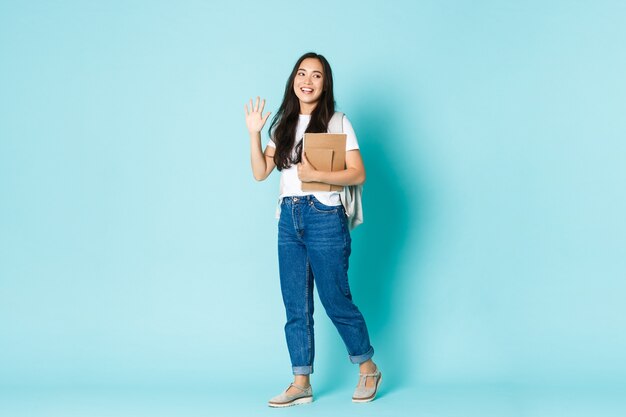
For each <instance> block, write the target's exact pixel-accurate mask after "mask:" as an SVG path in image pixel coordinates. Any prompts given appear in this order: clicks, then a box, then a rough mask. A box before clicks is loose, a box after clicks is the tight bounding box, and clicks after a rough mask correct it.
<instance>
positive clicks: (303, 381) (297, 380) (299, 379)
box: [293, 375, 311, 388]
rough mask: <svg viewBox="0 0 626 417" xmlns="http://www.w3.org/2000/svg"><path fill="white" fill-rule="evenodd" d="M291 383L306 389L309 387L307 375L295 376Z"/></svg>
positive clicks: (309, 381)
mask: <svg viewBox="0 0 626 417" xmlns="http://www.w3.org/2000/svg"><path fill="white" fill-rule="evenodd" d="M293 383H294V384H295V385H298V386H300V387H302V388H308V387H309V386H310V385H311V380H310V377H309V376H308V375H295V377H294V380H293Z"/></svg>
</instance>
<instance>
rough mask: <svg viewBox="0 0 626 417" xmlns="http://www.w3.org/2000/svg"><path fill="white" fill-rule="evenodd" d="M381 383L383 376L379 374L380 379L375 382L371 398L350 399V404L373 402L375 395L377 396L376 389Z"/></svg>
mask: <svg viewBox="0 0 626 417" xmlns="http://www.w3.org/2000/svg"><path fill="white" fill-rule="evenodd" d="M381 382H383V374H382V373H381V374H380V378H378V381H377V382H376V389H375V390H374V393H373V394H372V396H371V397H368V398H354V397H353V398H352V402H353V403H368V402H370V401H374V398H376V394H378V387H379V386H380V383H381Z"/></svg>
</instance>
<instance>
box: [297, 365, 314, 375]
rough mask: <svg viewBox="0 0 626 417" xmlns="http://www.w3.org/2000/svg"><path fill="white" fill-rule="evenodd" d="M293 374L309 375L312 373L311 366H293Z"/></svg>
mask: <svg viewBox="0 0 626 417" xmlns="http://www.w3.org/2000/svg"><path fill="white" fill-rule="evenodd" d="M292 370H293V374H294V375H309V374H312V373H313V366H293V367H292Z"/></svg>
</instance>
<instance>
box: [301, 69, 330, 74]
mask: <svg viewBox="0 0 626 417" xmlns="http://www.w3.org/2000/svg"><path fill="white" fill-rule="evenodd" d="M298 71H307V69H306V68H298ZM311 72H317V73H319V74H322V71H318V70H313V71H311ZM322 75H324V74H322Z"/></svg>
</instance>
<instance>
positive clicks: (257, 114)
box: [244, 96, 271, 133]
mask: <svg viewBox="0 0 626 417" xmlns="http://www.w3.org/2000/svg"><path fill="white" fill-rule="evenodd" d="M260 100H261V99H260V97H258V96H257V98H256V103H255V104H254V105H253V104H252V99H250V109H248V105H247V104H246V105H245V106H244V107H245V109H246V126H247V127H248V131H249V132H250V133H257V132H260V131H261V129H263V126H265V122H266V121H267V118H268V117H269V116H270V113H271V112H267V114H265V116H263V108H264V107H265V99H263V101H261V103H260V104H261V107H260V108H259V101H260Z"/></svg>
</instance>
